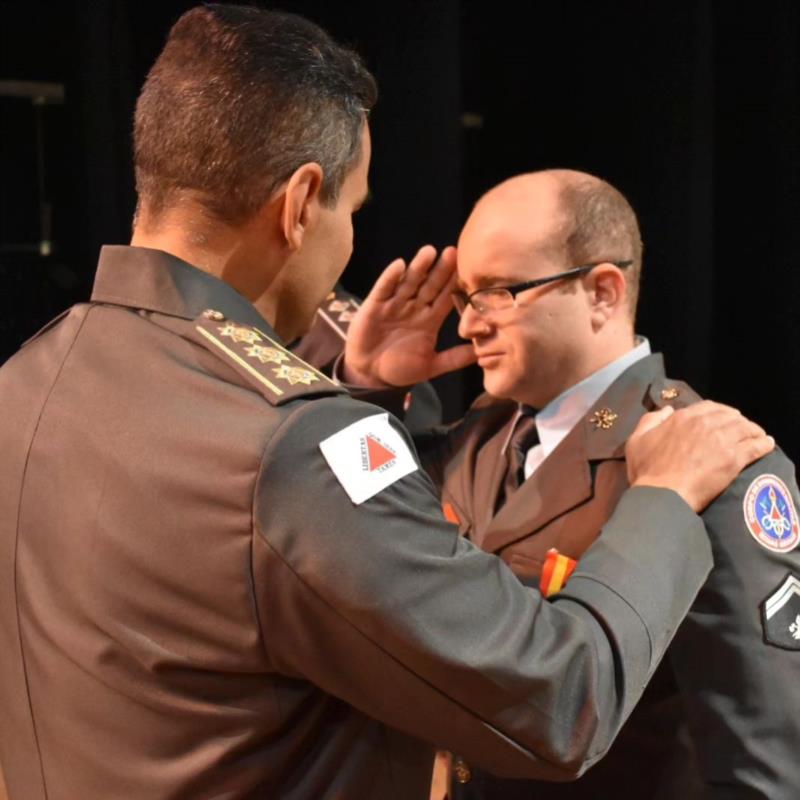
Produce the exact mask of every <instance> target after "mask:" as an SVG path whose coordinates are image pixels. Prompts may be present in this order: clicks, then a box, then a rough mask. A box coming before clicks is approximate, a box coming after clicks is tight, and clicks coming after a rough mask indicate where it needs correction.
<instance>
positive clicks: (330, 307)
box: [317, 287, 359, 339]
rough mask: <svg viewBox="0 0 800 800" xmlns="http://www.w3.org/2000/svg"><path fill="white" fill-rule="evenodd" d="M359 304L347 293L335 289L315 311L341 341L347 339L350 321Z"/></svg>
mask: <svg viewBox="0 0 800 800" xmlns="http://www.w3.org/2000/svg"><path fill="white" fill-rule="evenodd" d="M358 308H359V303H358V301H357V300H356V299H355V297H353V295H351V294H350V293H349V292H346V291H345V290H344V289H341V288H339V287H337V288H336V289H335V290H334V291H332V292H331V293H330V294H329V295H328V296H327V297H326V298H325V302H324V303H323V304H322V305H321V306H320V307H319V308H318V309H317V316H319V317H321V318H322V320H324V321H325V322H326V323H327V324H328V325H329V326H330V327H331V328H332V329H333V330H334V331H335V332H336V333H337V334H338V335H339V336H340V337H341V338H342V339H346V338H347V329H348V328H349V327H350V321H351V320H352V319H353V317H354V316H355V315H356V311H358Z"/></svg>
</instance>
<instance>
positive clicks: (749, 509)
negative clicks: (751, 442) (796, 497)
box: [743, 475, 800, 553]
mask: <svg viewBox="0 0 800 800" xmlns="http://www.w3.org/2000/svg"><path fill="white" fill-rule="evenodd" d="M743 505H744V521H745V524H746V525H747V530H749V531H750V533H751V534H752V535H753V538H754V539H755V540H756V541H757V542H758V543H759V544H760V545H762V546H763V547H766V548H767V550H773V551H774V552H776V553H785V552H787V551H789V550H793V549H794V548H795V547H797V543H798V541H800V525H798V522H797V510H796V509H795V507H794V502H793V501H792V494H791V492H790V491H789V488H788V487H787V486H786V484H785V483H784V482H783V481H782V480H781V479H780V478H779V477H778V476H777V475H759V476H758V477H757V478H756V479H755V480H754V481H753V482H752V483H751V484H750V486H749V487H748V489H747V492H745V495H744V504H743Z"/></svg>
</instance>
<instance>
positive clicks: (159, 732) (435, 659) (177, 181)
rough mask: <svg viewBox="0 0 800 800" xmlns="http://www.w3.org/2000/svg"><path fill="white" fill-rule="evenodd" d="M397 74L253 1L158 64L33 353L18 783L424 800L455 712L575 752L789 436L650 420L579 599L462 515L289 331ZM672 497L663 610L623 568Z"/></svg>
mask: <svg viewBox="0 0 800 800" xmlns="http://www.w3.org/2000/svg"><path fill="white" fill-rule="evenodd" d="M374 98H375V87H374V83H373V81H372V78H371V76H369V74H368V73H367V72H366V70H364V68H363V67H362V66H361V64H360V63H359V61H358V60H357V58H356V57H355V56H354V55H353V54H352V53H350V52H348V51H346V50H344V49H342V48H340V47H338V46H337V45H336V44H335V43H333V42H332V41H331V40H330V39H329V37H327V35H326V34H324V32H322V31H321V30H320V29H319V28H317V27H316V26H314V25H312V24H311V23H308V22H307V21H305V20H303V19H301V18H299V17H295V16H292V15H284V14H279V13H274V12H266V11H261V10H258V9H255V8H243V7H237V6H232V5H209V6H204V7H201V8H196V9H193V10H191V11H189V12H187V13H186V14H185V15H184V16H182V17H181V19H180V20H178V22H177V23H176V25H175V26H174V27H173V29H172V31H171V33H170V36H169V39H168V41H167V44H166V46H165V48H164V50H163V52H162V53H161V55H160V56H159V58H158V60H157V61H156V63H155V65H154V67H153V69H152V70H151V72H150V74H149V75H148V78H147V81H146V83H145V86H144V88H143V90H142V93H141V96H140V98H139V101H138V104H137V111H136V121H135V132H134V139H135V166H136V173H137V189H138V193H139V206H138V210H137V216H136V221H135V228H134V233H133V239H132V243H131V245H132V246H131V247H109V248H105V249H104V250H103V252H102V254H101V258H100V264H99V267H98V273H97V278H96V281H95V286H94V290H93V293H92V299H91V301H90V302H89V303H87V304H82V305H79V306H76V307H75V308H73V309H71V310H70V311H69V312H68V313H67V314H66V315H65V316H63V317H62V318H60V319H58V320H56V321H54V323H53V324H52V325H50V326H48V328H47V329H45V330H44V331H42V332H41V333H40V334H39V335H38V336H36V337H34V339H33V340H32V341H31V342H29V343H28V344H27V345H26V346H25V347H24V348H23V349H22V351H21V352H20V353H19V354H17V355H16V356H15V357H13V358H12V359H11V360H10V361H9V362H8V363H7V364H6V365H4V366H3V368H2V369H0V403H2V407H3V410H4V414H3V422H2V425H0V446H2V449H3V453H4V458H3V461H2V466H1V467H0V470H1V472H0V570H2V572H1V573H0V592H2V602H0V651H2V652H3V654H4V657H3V659H2V661H0V691H2V698H0V702H1V703H2V707H3V709H4V724H3V726H2V729H0V759H2V764H3V769H4V773H5V775H6V779H7V784H8V790H9V796H10V797H11V798H12V800H40V798H44V797H47V798H49V800H61V799H62V798H64V799H65V800H66V799H67V798H69V800H74V799H75V798H81V800H91V799H92V798H109V797H120V798H122V797H124V798H126V800H128V799H130V800H135V799H136V798H147V800H155V799H156V798H166V797H169V798H201V797H221V796H225V797H228V798H246V797H254V796H259V797H268V796H272V797H281V798H287V799H289V800H292V799H294V800H300V799H301V798H308V799H309V800H310V799H311V798H314V800H317V798H333V797H336V798H354V799H355V798H358V799H359V800H361V798H386V797H398V798H403V800H405V798H414V797H422V796H424V795H425V793H426V790H427V784H428V781H429V777H430V770H431V763H432V748H431V743H432V742H446V743H447V744H448V745H449V746H451V747H453V748H456V749H458V750H459V752H464V753H465V754H466V755H467V756H468V757H470V758H475V759H478V760H480V761H481V762H482V763H483V764H484V765H485V766H486V767H488V768H491V769H493V770H495V771H498V772H501V773H507V774H517V775H527V776H534V775H536V776H541V777H548V776H552V777H561V776H571V775H574V774H577V773H578V772H580V771H581V770H582V769H584V768H585V767H586V766H587V765H589V764H591V763H593V762H594V761H595V760H597V759H598V758H600V757H601V756H602V754H603V752H604V751H605V750H606V748H607V747H608V745H609V743H610V741H611V739H612V738H613V735H614V733H615V731H616V729H617V728H618V727H619V725H620V724H621V722H622V720H623V719H624V718H625V716H626V715H627V713H628V711H629V709H630V707H631V706H632V705H633V704H634V703H635V701H636V699H637V698H638V697H639V695H640V693H641V689H642V687H643V685H644V684H645V682H646V680H647V679H648V677H649V676H650V674H651V673H652V672H653V670H654V669H655V666H656V664H657V662H658V659H659V657H660V655H661V653H662V652H663V650H664V648H665V646H666V642H667V641H668V639H669V636H670V634H671V631H672V630H673V629H674V627H675V626H676V625H677V623H678V621H679V620H680V619H681V617H682V615H683V614H684V613H685V611H686V610H687V608H688V607H689V605H690V603H691V600H692V598H693V597H694V595H695V593H696V591H697V589H698V588H699V586H700V585H701V583H702V581H703V579H704V577H705V575H706V574H707V572H708V570H709V568H710V566H711V558H710V552H709V546H708V543H707V540H706V537H705V535H704V533H703V529H702V523H701V522H700V520H699V518H698V517H697V516H696V514H695V513H694V511H696V510H699V509H700V508H702V507H703V506H704V505H705V504H706V503H707V502H708V501H709V500H710V499H711V498H712V497H713V496H714V495H715V494H716V493H718V492H719V491H720V490H721V489H722V488H723V487H724V486H725V485H726V484H727V482H728V481H729V480H730V478H731V477H732V476H733V475H734V474H735V473H736V472H737V471H738V470H739V469H740V468H741V466H742V465H743V464H744V463H747V462H748V461H750V460H752V459H753V458H756V457H758V456H760V455H761V454H763V453H764V452H766V451H767V450H768V449H770V447H771V446H772V444H771V442H770V440H769V439H768V438H767V437H765V436H764V434H763V431H761V430H760V429H759V428H758V426H755V425H753V424H752V423H749V422H747V421H745V420H743V419H742V418H741V417H740V416H738V415H737V414H736V413H734V412H732V411H731V410H728V409H725V408H724V407H718V406H707V407H705V408H704V409H702V410H701V413H689V414H683V413H680V412H679V413H676V414H674V415H673V416H672V417H671V418H666V414H664V415H661V416H657V417H656V418H655V419H651V420H649V421H648V422H649V423H650V424H651V425H652V424H654V423H656V422H661V425H660V426H659V427H656V428H655V429H654V430H650V431H649V432H645V430H644V428H643V429H642V432H641V435H640V436H639V437H638V438H637V440H636V441H635V442H633V443H632V445H631V446H630V448H629V459H630V462H631V474H632V479H633V482H634V483H635V484H637V485H636V486H635V487H634V488H633V489H632V490H631V491H630V492H629V493H628V495H627V496H626V498H625V499H624V500H623V501H622V503H621V507H620V509H619V512H618V514H617V516H616V517H615V519H614V520H613V521H612V522H611V523H609V525H608V526H607V528H606V531H605V534H604V537H603V540H602V542H601V543H599V544H598V546H596V547H595V548H593V549H592V551H591V552H590V553H589V554H587V555H586V556H585V557H584V559H583V562H582V565H581V570H580V572H579V573H578V574H576V575H575V576H574V577H573V578H572V581H571V586H570V589H569V591H567V592H563V593H562V595H561V597H560V598H559V599H558V601H557V602H552V603H551V602H544V601H543V600H542V599H541V597H540V596H539V595H537V594H536V593H534V592H530V591H528V590H526V589H524V588H523V587H522V586H520V585H519V583H518V582H517V581H516V579H515V578H514V576H513V575H512V573H511V572H510V571H509V570H508V569H507V568H506V566H505V565H504V564H503V563H502V561H500V560H499V559H496V558H494V557H492V556H489V555H487V554H485V553H483V552H481V551H480V550H479V549H477V548H475V547H474V546H472V545H470V544H469V543H467V542H465V541H463V540H461V539H459V538H458V537H457V536H456V532H455V531H454V529H453V528H452V526H450V525H448V524H447V523H446V522H445V521H444V520H443V519H442V516H441V513H440V512H439V508H438V501H437V500H436V498H435V495H434V494H433V492H432V490H431V486H430V482H429V479H428V478H427V476H425V475H424V473H423V472H422V471H421V470H420V469H419V468H418V464H417V462H416V460H415V456H414V454H413V452H412V449H411V447H410V444H409V440H408V438H407V435H406V433H405V432H404V431H403V429H402V427H400V426H399V425H398V424H397V423H396V422H395V421H393V420H391V419H389V418H387V417H386V416H385V415H383V414H381V413H380V411H379V410H378V409H375V408H374V407H371V406H369V405H365V404H361V403H358V402H356V401H354V400H352V399H351V398H349V397H348V396H347V395H346V393H345V392H344V391H343V390H341V389H340V388H339V387H337V386H336V385H334V384H332V383H331V382H329V381H327V380H326V379H325V378H324V376H322V375H321V374H320V373H318V372H317V371H315V370H314V369H312V368H310V367H309V366H308V365H306V364H305V363H303V362H301V361H299V360H298V359H296V358H294V357H293V356H292V355H291V354H290V353H289V352H288V351H287V350H286V349H285V348H284V347H283V344H282V342H283V341H289V340H291V339H293V338H294V337H295V336H297V335H299V334H301V333H302V332H303V331H304V330H305V329H306V327H307V326H308V325H309V324H310V321H311V319H312V317H313V314H314V311H315V309H316V308H317V307H318V305H319V303H320V302H321V300H322V299H323V298H324V297H325V295H326V294H327V292H328V291H329V290H330V289H331V288H332V286H333V285H334V283H335V282H336V280H337V279H338V277H339V274H340V273H341V271H342V269H343V267H344V265H345V263H346V261H347V260H348V258H349V256H350V251H351V248H352V214H353V212H354V211H355V210H356V209H357V208H358V206H359V204H360V203H361V202H362V201H363V199H364V197H365V196H366V192H367V170H368V164H369V157H370V139H369V129H368V127H367V123H366V116H367V112H368V110H369V108H370V107H371V105H372V103H373V102H374ZM445 299H446V298H445ZM676 438H677V443H676V444H675V445H674V447H675V448H677V454H676V452H670V451H669V450H666V449H665V447H664V443H665V442H666V441H667V440H670V441H672V440H674V439H676ZM698 439H700V440H702V443H700V444H698ZM672 446H673V445H671V447H672ZM708 448H713V450H714V452H713V453H712V454H711V455H710V457H709V458H707V459H705V460H704V463H703V468H702V469H700V468H694V469H691V470H689V471H683V470H681V469H680V464H681V462H682V460H685V459H686V458H695V457H696V456H697V454H698V453H700V452H702V451H703V450H705V449H708ZM723 450H724V451H725V452H724V453H723V452H722V451H723ZM678 456H680V457H678ZM670 489H671V490H674V491H670ZM645 505H646V507H647V510H648V517H649V519H648V522H647V524H646V525H645V526H644V529H643V530H641V531H640V538H641V543H642V544H641V546H642V547H643V548H644V547H646V548H647V549H648V550H654V551H655V552H656V553H657V554H658V555H659V557H660V559H661V561H662V563H661V564H660V566H659V568H658V569H657V570H655V569H652V570H649V571H648V572H647V578H648V580H649V581H650V582H651V583H652V586H651V587H650V588H649V589H648V595H652V596H654V597H658V603H657V604H654V605H653V607H652V608H647V609H640V610H639V611H638V612H636V613H634V612H633V611H632V610H631V609H632V608H633V607H634V606H636V605H637V604H639V603H638V600H639V595H640V594H641V592H642V590H641V587H639V586H638V585H633V586H632V587H631V588H630V592H629V593H626V594H625V597H624V599H623V597H621V596H620V593H619V592H613V591H610V590H609V589H608V584H609V583H611V582H619V580H620V578H621V576H622V575H624V574H625V573H626V571H629V570H628V568H627V567H626V566H625V564H624V563H622V560H621V557H620V554H619V552H618V542H619V540H620V538H621V535H622V533H623V532H624V531H626V530H629V529H631V528H632V527H635V528H640V527H643V521H642V516H641V515H642V510H643V508H644V506H645ZM693 509H694V511H693ZM688 551H691V552H693V553H695V555H696V557H695V559H694V560H693V563H692V564H691V565H689V566H688V568H687V566H686V565H685V564H684V563H683V560H684V559H683V554H684V553H686V552H688Z"/></svg>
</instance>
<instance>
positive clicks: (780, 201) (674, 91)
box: [0, 0, 800, 459]
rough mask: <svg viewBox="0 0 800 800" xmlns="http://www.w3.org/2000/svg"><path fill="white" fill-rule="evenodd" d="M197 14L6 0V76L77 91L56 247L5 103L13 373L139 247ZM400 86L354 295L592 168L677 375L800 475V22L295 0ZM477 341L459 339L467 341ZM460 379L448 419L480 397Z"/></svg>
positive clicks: (2, 304)
mask: <svg viewBox="0 0 800 800" xmlns="http://www.w3.org/2000/svg"><path fill="white" fill-rule="evenodd" d="M191 5H193V3H191V2H178V1H177V0H163V1H162V2H152V3H146V2H137V3H133V2H131V3H125V2H122V1H121V0H106V2H88V0H87V1H86V2H78V0H71V1H64V2H60V3H50V2H44V0H21V1H20V2H12V1H11V0H0V80H9V79H17V80H20V79H25V80H40V81H55V82H59V83H63V84H64V85H65V103H64V104H63V105H53V106H46V107H45V108H44V109H42V110H41V113H42V116H43V120H44V132H45V142H44V146H45V148H44V151H45V168H46V173H45V190H46V194H47V197H48V199H49V201H50V202H51V204H52V207H53V231H54V233H53V240H54V243H55V248H54V252H53V253H52V254H51V255H49V256H47V257H42V256H39V255H36V254H35V253H33V252H23V251H21V249H20V248H19V246H18V245H19V244H26V243H27V244H34V243H35V242H36V241H37V240H38V236H39V233H38V219H39V217H38V212H37V205H36V198H37V194H36V186H37V171H36V149H35V136H34V132H35V128H34V113H35V110H34V107H33V106H32V104H31V102H30V101H29V100H24V99H19V98H8V97H0V115H1V116H0V248H1V249H0V361H2V360H3V359H4V358H5V357H7V356H8V355H10V354H11V353H12V352H13V351H14V350H15V349H16V347H17V346H18V345H19V343H20V342H21V341H22V340H23V339H24V338H26V337H27V336H28V335H30V334H31V333H32V332H34V331H35V329H36V328H37V327H38V326H39V325H41V324H42V323H43V322H45V321H46V320H47V319H48V318H49V317H51V316H52V315H54V314H55V313H57V312H58V311H59V310H61V309H62V308H64V307H66V306H67V305H69V304H70V303H72V302H75V301H76V300H79V299H83V298H85V297H86V296H87V293H88V290H89V286H90V284H91V277H92V274H93V271H94V264H95V260H96V255H97V250H98V248H99V246H100V244H101V243H103V242H114V243H122V242H125V241H126V240H127V238H128V236H129V233H130V218H131V214H132V210H133V203H134V198H133V181H132V173H131V167H130V149H131V145H130V133H129V129H130V120H131V116H132V111H133V104H134V100H135V96H136V92H137V90H138V87H139V86H140V84H141V82H142V80H143V77H144V74H145V72H146V70H147V68H148V66H149V64H150V63H151V61H152V60H153V58H154V57H155V55H156V53H157V52H158V50H159V48H160V46H161V44H162V42H163V39H164V36H165V35H166V32H167V30H168V28H169V25H170V24H171V23H172V22H173V21H174V19H175V18H176V17H177V16H178V15H179V14H180V13H181V12H182V11H183V10H185V9H186V8H188V7H190V6H191ZM280 7H282V8H284V9H286V10H291V11H297V12H299V13H302V14H305V15H307V16H309V17H310V18H312V19H314V20H315V21H317V22H319V23H321V24H322V25H323V26H325V27H327V28H328V29H329V30H330V31H331V32H332V33H333V34H334V35H335V36H336V37H337V38H338V39H340V40H343V41H345V42H347V43H349V44H351V45H353V46H355V47H356V49H358V50H359V51H360V52H361V53H362V55H363V56H364V57H365V59H366V61H367V63H368V64H369V66H370V67H371V69H372V70H373V71H374V72H375V74H376V75H377V78H378V81H379V83H380V88H381V100H380V102H379V105H378V106H377V108H376V110H375V112H374V116H373V120H372V127H373V137H374V144H375V153H374V159H373V166H372V170H371V176H370V179H371V184H372V187H373V192H374V200H373V202H371V203H370V204H369V205H368V206H367V207H366V208H365V209H364V210H363V211H362V212H361V214H360V215H359V218H358V221H357V235H356V254H355V256H354V258H353V261H352V263H351V265H350V267H349V268H348V272H347V273H346V275H345V284H346V285H347V286H348V288H350V289H352V290H353V291H356V292H359V293H362V294H363V293H364V292H365V291H366V290H367V289H368V288H369V286H370V285H371V283H372V281H373V280H374V278H375V276H376V275H377V273H378V271H379V269H380V268H381V267H382V266H383V265H384V264H386V263H387V262H388V261H389V260H391V259H392V258H394V257H395V256H397V255H403V256H406V257H408V256H410V255H411V254H413V252H414V251H415V249H416V248H417V247H418V246H419V245H420V244H422V243H425V242H433V243H434V244H437V245H444V244H447V243H451V242H454V241H455V239H456V237H457V233H458V230H459V227H460V225H461V223H462V222H463V220H464V218H465V216H466V213H468V210H469V207H470V206H471V204H472V203H473V202H474V201H475V200H476V199H477V197H478V196H479V195H480V194H481V193H482V192H483V191H485V190H486V189H487V188H489V187H490V186H492V185H493V184H495V183H497V182H498V181H500V180H502V179H503V178H505V177H507V176H509V175H511V174H514V173H518V172H522V171H526V170H533V169H540V168H543V167H548V166H568V167H575V168H578V169H584V170H588V171H590V172H594V173H596V174H599V175H601V176H603V177H606V178H607V179H609V180H610V181H611V182H612V183H614V184H615V185H616V186H618V187H619V188H621V189H622V190H623V191H624V192H625V193H626V194H627V195H628V197H629V198H630V200H631V202H632V203H633V205H634V207H635V208H636V209H637V211H638V213H639V216H640V219H641V223H642V228H643V233H644V239H645V245H646V259H645V272H644V278H643V280H644V285H643V292H642V302H641V311H640V316H639V329H640V330H641V332H643V333H645V334H647V335H648V336H649V337H650V340H651V343H652V344H653V346H654V348H656V349H659V350H663V351H665V353H666V354H667V363H668V367H669V372H670V373H671V374H672V375H674V376H675V377H681V378H685V379H686V380H688V381H689V382H690V383H692V384H693V385H694V386H695V387H696V388H697V389H698V390H699V391H701V392H702V393H704V394H707V395H709V396H712V397H714V398H715V399H720V400H725V401H727V402H730V403H732V404H735V405H738V406H739V407H740V408H742V409H743V410H744V411H745V412H746V413H748V414H749V415H751V416H752V417H754V418H755V419H757V420H759V421H760V422H762V423H763V424H764V425H766V426H767V427H768V428H769V430H770V431H771V432H773V433H775V434H776V436H778V438H779V440H780V441H781V443H782V444H783V446H784V448H785V449H786V450H787V451H788V452H789V453H790V455H792V456H793V457H794V458H795V459H797V458H798V457H800V423H798V412H797V411H796V409H795V407H796V406H797V402H796V392H797V390H798V388H800V382H798V380H797V378H796V371H797V368H798V365H799V364H800V358H799V357H798V354H797V350H798V346H800V340H798V337H797V334H796V329H797V324H798V322H800V314H799V313H798V311H797V302H798V296H800V291H799V290H800V271H799V270H798V267H799V266H800V265H798V260H800V6H799V5H798V4H797V3H796V2H793V0H784V1H781V0H773V2H769V3H763V2H762V3H758V4H756V3H746V2H737V3H727V2H717V3H714V2H711V1H710V0H696V1H695V2H684V3H666V2H654V3H641V2H632V0H617V2H614V3H578V2H574V1H572V2H560V3H537V2H533V3H528V4H526V5H525V6H524V8H523V7H522V6H521V4H518V3H510V2H508V3H504V2H499V1H498V2H493V3H486V2H478V0H460V1H459V0H428V2H424V1H423V0H407V1H406V2H395V3H385V4H379V3H374V2H369V3H368V2H360V1H359V0H355V1H354V2H333V1H330V2H323V0H318V1H317V2H313V1H312V0H304V1H302V2H301V1H298V2H291V1H290V0H286V2H283V3H281V4H280ZM445 339H446V340H447V341H455V333H454V330H453V327H452V326H451V327H450V329H449V330H448V331H447V332H446V334H445ZM479 385H480V381H479V376H478V375H477V374H476V373H475V372H474V371H473V372H467V373H466V374H464V375H462V376H457V377H455V378H451V379H450V380H447V381H443V382H441V384H440V389H441V391H442V392H443V395H444V398H445V402H446V410H447V414H448V416H451V417H452V416H453V415H455V414H457V413H458V412H459V411H460V410H461V409H462V408H463V406H464V403H465V402H468V401H469V400H470V399H471V397H472V396H474V394H475V393H476V392H477V391H478V389H479Z"/></svg>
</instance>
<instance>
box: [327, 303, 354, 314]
mask: <svg viewBox="0 0 800 800" xmlns="http://www.w3.org/2000/svg"><path fill="white" fill-rule="evenodd" d="M348 308H350V301H349V300H334V301H333V302H332V303H331V304H330V305H329V306H328V311H330V312H331V313H332V314H336V313H338V312H339V311H347V309H348Z"/></svg>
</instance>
